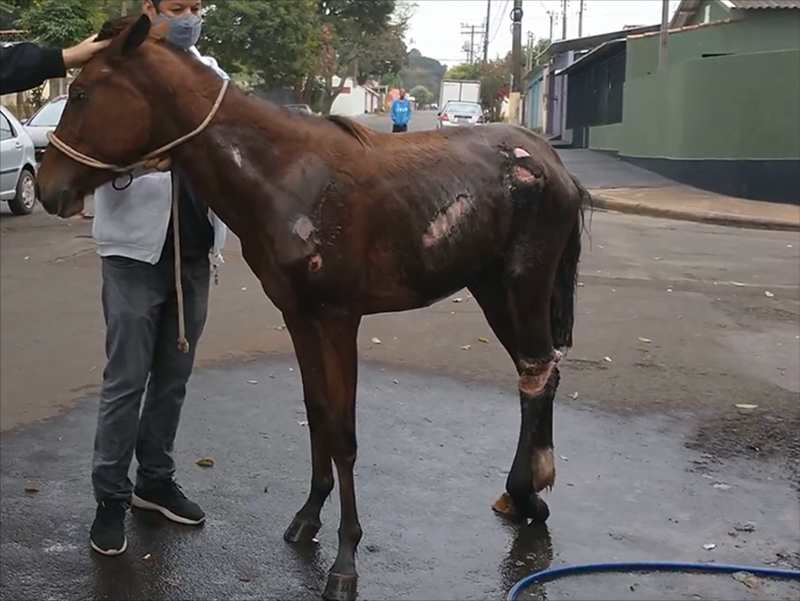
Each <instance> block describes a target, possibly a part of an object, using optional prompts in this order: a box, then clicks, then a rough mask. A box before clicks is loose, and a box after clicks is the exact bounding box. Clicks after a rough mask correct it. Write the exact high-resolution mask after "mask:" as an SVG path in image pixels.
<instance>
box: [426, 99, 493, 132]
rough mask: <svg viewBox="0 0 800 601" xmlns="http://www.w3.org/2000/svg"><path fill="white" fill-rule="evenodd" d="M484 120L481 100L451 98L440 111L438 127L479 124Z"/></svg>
mask: <svg viewBox="0 0 800 601" xmlns="http://www.w3.org/2000/svg"><path fill="white" fill-rule="evenodd" d="M483 122H484V117H483V107H482V106H481V104H480V103H479V102H468V101H466V100H450V101H449V102H448V103H447V104H445V105H444V107H443V108H442V110H441V111H440V112H439V118H438V119H437V120H436V129H443V128H445V127H458V126H460V125H477V124H479V123H483Z"/></svg>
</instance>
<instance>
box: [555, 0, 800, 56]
mask: <svg viewBox="0 0 800 601" xmlns="http://www.w3.org/2000/svg"><path fill="white" fill-rule="evenodd" d="M798 1H800V0H798ZM660 28H661V26H660V25H645V26H644V27H630V28H628V29H620V30H619V31H610V32H608V33H601V34H599V35H592V36H587V37H583V38H572V39H571V40H559V41H558V42H553V43H552V44H550V45H549V46H548V47H547V50H546V51H545V52H547V54H548V56H551V57H552V56H556V55H558V54H561V53H562V52H568V51H569V50H589V49H591V48H595V47H597V46H600V45H601V44H605V43H606V42H610V41H612V40H624V39H625V38H627V37H628V36H631V35H638V34H642V33H651V32H653V31H658V30H659V29H660Z"/></svg>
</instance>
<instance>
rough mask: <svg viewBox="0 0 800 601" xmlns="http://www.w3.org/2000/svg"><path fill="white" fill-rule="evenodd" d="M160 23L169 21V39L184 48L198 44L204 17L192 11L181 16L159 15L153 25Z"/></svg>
mask: <svg viewBox="0 0 800 601" xmlns="http://www.w3.org/2000/svg"><path fill="white" fill-rule="evenodd" d="M159 23H169V30H168V31H167V39H168V40H169V41H170V42H172V43H173V44H175V45H176V46H178V47H179V48H183V49H184V50H188V49H189V48H191V47H192V46H194V45H195V44H197V41H198V40H199V39H200V34H201V33H202V31H203V19H201V18H200V17H198V16H196V15H193V14H191V13H190V14H188V15H182V16H180V17H168V16H166V15H158V17H156V19H155V20H154V21H153V25H157V24H159Z"/></svg>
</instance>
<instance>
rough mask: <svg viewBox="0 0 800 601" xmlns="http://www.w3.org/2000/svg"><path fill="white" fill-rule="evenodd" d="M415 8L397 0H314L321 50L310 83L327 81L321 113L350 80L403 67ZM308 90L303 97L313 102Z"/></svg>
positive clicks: (410, 3) (381, 74)
mask: <svg viewBox="0 0 800 601" xmlns="http://www.w3.org/2000/svg"><path fill="white" fill-rule="evenodd" d="M414 6H415V4H413V3H412V2H407V1H398V0H370V1H368V2H365V1H363V0H318V4H317V9H318V17H319V21H320V23H321V27H320V32H321V33H320V39H321V51H320V54H319V57H318V61H317V64H316V67H315V69H314V71H313V72H312V74H311V77H309V78H308V83H309V84H311V83H312V82H314V81H315V80H316V78H317V77H321V78H322V80H323V81H324V82H325V85H324V92H323V97H322V99H321V102H320V105H321V108H322V110H323V112H326V113H327V112H330V108H331V106H332V105H333V101H334V100H336V97H337V96H338V95H339V94H340V93H341V92H342V90H343V89H344V86H345V84H346V82H347V78H348V77H355V78H356V79H357V80H358V81H360V82H363V81H365V80H366V79H367V78H369V77H376V78H380V77H381V76H384V75H387V74H392V73H397V72H399V70H400V69H401V68H402V66H403V65H404V64H405V59H406V48H405V42H404V41H403V38H404V37H405V32H406V29H407V26H408V20H409V19H410V17H411V13H412V11H413V8H414ZM335 79H336V80H338V81H337V83H336V85H334V83H333V82H334V80H335ZM309 87H310V85H307V86H306V91H305V93H304V98H305V99H306V101H307V102H311V100H312V99H311V98H310V91H309Z"/></svg>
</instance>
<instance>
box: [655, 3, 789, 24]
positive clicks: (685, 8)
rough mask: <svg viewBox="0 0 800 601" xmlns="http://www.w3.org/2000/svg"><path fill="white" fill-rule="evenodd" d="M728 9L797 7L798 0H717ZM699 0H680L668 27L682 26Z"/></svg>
mask: <svg viewBox="0 0 800 601" xmlns="http://www.w3.org/2000/svg"><path fill="white" fill-rule="evenodd" d="M717 1H718V2H719V3H720V4H722V6H724V7H725V8H727V9H728V10H731V9H733V10H753V9H759V8H760V9H769V8H797V9H800V0H717ZM700 3H701V0H681V3H680V4H679V5H678V8H677V9H676V10H675V14H674V15H673V16H672V21H671V22H670V25H669V27H670V29H674V28H676V27H683V26H684V25H686V23H687V22H688V21H689V19H691V18H692V17H693V16H694V15H695V13H697V10H698V9H699V8H700Z"/></svg>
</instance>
